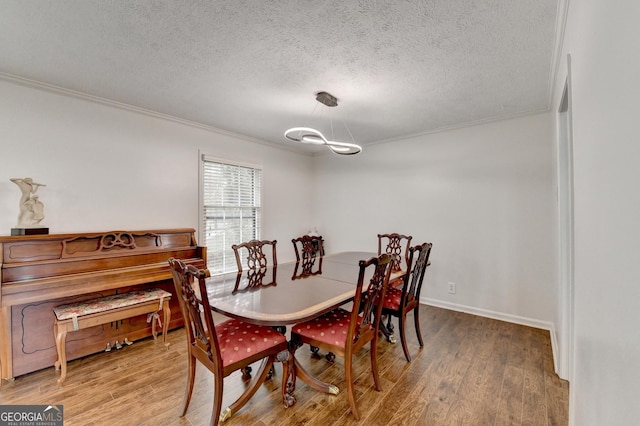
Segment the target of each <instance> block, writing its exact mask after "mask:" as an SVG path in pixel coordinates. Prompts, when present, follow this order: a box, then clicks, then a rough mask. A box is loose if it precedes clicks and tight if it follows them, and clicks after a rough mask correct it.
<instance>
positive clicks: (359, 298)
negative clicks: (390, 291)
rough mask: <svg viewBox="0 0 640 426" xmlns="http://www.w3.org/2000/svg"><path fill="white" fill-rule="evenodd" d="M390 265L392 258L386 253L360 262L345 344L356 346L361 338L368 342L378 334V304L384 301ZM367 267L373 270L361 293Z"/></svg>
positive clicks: (380, 310)
mask: <svg viewBox="0 0 640 426" xmlns="http://www.w3.org/2000/svg"><path fill="white" fill-rule="evenodd" d="M392 263H393V256H391V255H389V254H386V253H383V254H381V255H380V256H378V257H372V258H370V259H368V260H361V261H360V263H359V265H360V273H359V274H358V284H357V287H356V294H355V297H354V298H353V309H352V311H351V320H350V323H349V330H348V332H347V342H353V343H354V344H357V341H358V339H360V338H361V337H367V336H368V338H367V340H370V338H371V336H373V334H372V333H374V334H375V335H377V334H378V327H379V324H380V317H381V315H382V303H379V301H380V300H383V299H384V295H385V293H386V292H387V288H388V287H389V276H390V275H391V265H392ZM369 267H372V268H373V275H372V276H371V279H370V280H369V285H368V287H367V288H366V290H364V291H363V286H364V281H365V275H366V272H367V268H369ZM358 317H360V318H358Z"/></svg>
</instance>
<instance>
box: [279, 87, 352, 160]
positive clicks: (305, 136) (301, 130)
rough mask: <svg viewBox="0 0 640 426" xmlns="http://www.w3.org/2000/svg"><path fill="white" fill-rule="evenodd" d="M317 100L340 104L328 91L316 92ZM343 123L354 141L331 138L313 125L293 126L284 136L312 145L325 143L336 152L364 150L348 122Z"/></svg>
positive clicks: (350, 153) (347, 152)
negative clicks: (358, 143)
mask: <svg viewBox="0 0 640 426" xmlns="http://www.w3.org/2000/svg"><path fill="white" fill-rule="evenodd" d="M316 101H318V102H320V103H321V104H323V105H325V106H328V107H335V106H338V99H337V98H336V97H335V96H332V95H330V94H329V93H327V92H318V93H317V94H316ZM314 111H315V108H314ZM330 124H331V138H332V139H333V120H330ZM342 124H343V125H344V127H345V129H347V133H349V136H350V137H351V141H352V142H353V143H350V142H338V141H335V140H329V139H327V138H326V137H325V136H324V135H323V134H322V132H320V131H319V130H316V129H313V128H311V127H292V128H291V129H289V130H287V131H286V132H284V137H285V138H287V139H289V140H290V141H293V142H299V143H305V144H310V145H324V146H326V147H327V148H329V149H330V150H331V151H332V152H334V153H336V154H341V155H352V154H357V153H359V152H360V151H362V147H361V146H360V145H357V144H356V143H355V140H354V139H353V135H352V134H351V132H350V131H349V128H348V127H347V124H346V123H345V122H344V121H343V122H342Z"/></svg>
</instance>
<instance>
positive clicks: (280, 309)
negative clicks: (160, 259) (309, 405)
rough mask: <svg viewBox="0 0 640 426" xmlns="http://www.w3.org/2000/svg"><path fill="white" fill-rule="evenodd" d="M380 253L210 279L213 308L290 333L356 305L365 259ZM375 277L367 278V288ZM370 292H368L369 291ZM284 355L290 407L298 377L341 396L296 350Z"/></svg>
mask: <svg viewBox="0 0 640 426" xmlns="http://www.w3.org/2000/svg"><path fill="white" fill-rule="evenodd" d="M371 257H377V253H374V252H364V251H345V252H339V253H333V254H328V255H324V256H320V255H318V256H311V257H307V258H303V259H301V260H300V261H297V262H286V263H279V264H278V265H276V266H269V267H266V268H261V269H257V270H256V269H246V270H243V271H240V272H237V273H228V274H223V275H218V276H212V277H210V278H207V296H208V298H209V303H210V305H211V309H212V310H213V311H215V312H218V313H220V314H222V315H224V316H227V317H231V318H236V319H240V320H242V321H245V322H250V323H254V324H260V325H267V326H272V327H275V328H277V329H278V330H280V331H281V332H282V333H285V332H286V326H287V325H290V324H296V323H299V322H303V321H307V320H309V319H312V318H316V317H318V316H320V315H322V314H324V313H326V312H329V311H331V310H333V309H335V308H337V307H339V306H341V305H344V304H346V303H349V302H350V301H352V300H353V298H354V296H355V291H356V284H357V281H358V274H359V271H360V266H359V262H360V260H367V259H369V258H371ZM369 279H370V277H368V276H367V275H365V281H364V283H365V286H366V284H368V281H369ZM365 288H366V287H365ZM289 346H290V349H289V353H288V354H282V357H283V358H282V359H281V356H280V355H279V359H278V361H281V362H287V363H288V365H289V367H290V368H289V369H288V370H289V378H288V379H287V390H286V397H285V400H284V401H283V402H284V405H285V406H286V407H290V406H292V405H293V404H295V402H296V401H295V397H294V395H293V391H294V390H295V385H296V378H300V379H301V380H302V381H303V382H305V383H306V384H308V385H309V386H310V387H312V388H314V389H317V390H319V391H321V392H325V393H329V394H334V395H335V394H337V393H338V392H339V389H338V388H337V387H336V386H334V385H332V384H329V383H325V382H322V381H320V380H319V379H317V378H316V377H314V376H313V375H311V374H310V373H309V372H307V371H306V369H305V368H304V367H303V366H302V365H301V364H300V363H299V362H298V361H297V360H296V358H295V350H296V349H297V348H296V347H292V346H293V345H291V344H290V345H289Z"/></svg>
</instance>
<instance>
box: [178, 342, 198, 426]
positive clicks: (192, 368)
mask: <svg viewBox="0 0 640 426" xmlns="http://www.w3.org/2000/svg"><path fill="white" fill-rule="evenodd" d="M187 369H188V374H189V376H188V377H187V387H186V389H185V391H184V398H183V401H184V402H183V407H182V414H180V417H182V416H184V415H185V414H187V408H189V403H190V402H191V394H192V393H193V383H194V381H195V378H196V359H195V358H194V357H192V356H191V354H189V365H188V366H187Z"/></svg>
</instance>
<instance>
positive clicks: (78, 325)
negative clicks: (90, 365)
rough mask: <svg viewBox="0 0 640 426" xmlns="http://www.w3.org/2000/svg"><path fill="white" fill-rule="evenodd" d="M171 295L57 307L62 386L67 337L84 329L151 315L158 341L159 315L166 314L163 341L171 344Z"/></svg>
mask: <svg viewBox="0 0 640 426" xmlns="http://www.w3.org/2000/svg"><path fill="white" fill-rule="evenodd" d="M170 300H171V293H169V292H167V291H164V290H161V289H159V288H153V289H149V290H141V291H133V292H129V293H122V294H115V295H113V296H106V297H100V298H97V299H91V300H85V301H83V302H78V303H71V304H68V305H61V306H56V307H55V308H53V312H54V314H55V316H56V319H55V321H54V324H53V333H54V338H55V341H56V350H57V352H58V359H57V361H56V362H55V364H54V366H55V369H56V370H58V369H61V370H62V371H61V373H60V378H59V379H58V385H62V382H63V381H64V379H65V377H66V376H67V354H66V337H67V332H69V331H78V330H82V329H83V328H88V327H94V326H97V325H102V324H106V323H110V322H113V321H120V320H123V319H127V318H131V317H134V316H137V315H143V314H151V315H150V316H151V331H152V333H153V338H154V339H156V340H157V338H158V334H157V332H156V320H157V321H158V322H160V317H159V316H158V311H162V313H163V314H164V315H163V316H164V322H163V323H162V324H161V325H162V341H163V343H164V345H165V347H168V344H167V338H166V336H167V330H168V328H169V319H170V317H171V311H170V309H169V301H170Z"/></svg>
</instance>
